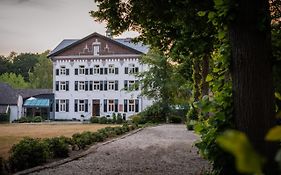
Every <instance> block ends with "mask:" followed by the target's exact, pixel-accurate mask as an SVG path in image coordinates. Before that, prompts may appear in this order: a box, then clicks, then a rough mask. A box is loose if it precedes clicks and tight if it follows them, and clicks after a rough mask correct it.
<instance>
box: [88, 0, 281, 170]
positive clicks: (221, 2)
mask: <svg viewBox="0 0 281 175" xmlns="http://www.w3.org/2000/svg"><path fill="white" fill-rule="evenodd" d="M96 2H98V3H99V5H98V7H99V9H98V10H97V11H95V12H92V16H93V17H95V18H96V19H98V20H100V21H106V22H107V26H108V27H109V28H110V29H111V30H112V31H113V34H120V33H122V32H123V31H125V30H127V29H133V30H137V31H139V32H140V34H141V35H140V37H139V39H142V40H143V41H144V42H145V43H148V44H150V45H151V46H154V47H158V48H160V49H161V50H164V51H168V52H169V51H170V52H175V51H179V52H181V51H182V52H184V53H185V54H186V55H190V54H191V55H193V56H194V58H199V57H204V56H206V57H204V58H208V55H210V53H211V52H212V51H213V48H214V47H215V45H216V44H221V45H226V44H227V45H228V44H229V45H230V52H231V55H230V60H231V61H230V62H231V64H229V65H231V67H229V68H230V70H231V72H230V73H231V78H232V80H233V81H232V89H233V98H232V99H233V101H234V106H233V107H234V112H233V116H234V119H235V124H236V127H237V129H239V130H241V131H244V132H245V133H246V134H247V135H248V136H249V138H250V140H251V141H252V142H253V143H254V146H255V148H256V149H258V150H259V151H260V152H261V153H264V155H267V157H268V158H269V161H268V165H269V166H268V167H267V170H268V171H271V173H273V174H274V173H275V170H276V169H275V168H270V166H271V167H273V165H274V162H273V154H272V153H273V152H274V151H275V150H276V149H274V146H273V147H272V145H269V144H267V143H266V142H265V141H264V136H265V133H266V131H268V129H269V128H270V127H272V126H273V125H274V120H275V119H274V105H273V82H272V62H271V61H272V55H271V54H272V50H271V35H270V18H269V4H268V1H267V0H258V1H255V0H239V1H235V3H234V1H228V0H214V1H212V0H208V1H200V2H198V1H186V0H180V1H176V2H174V1H169V0H161V1H148V0H141V1H140V0H130V1H120V0H108V1H103V0H96ZM279 2H280V1H279ZM155 7H157V8H155ZM206 12H207V14H208V15H204V14H203V13H206ZM199 16H201V18H200V17H199ZM212 19H214V20H212ZM210 21H211V22H212V23H210ZM214 36H217V37H214ZM215 38H217V39H218V40H216V39H215ZM225 60H227V59H225ZM226 65H227V66H228V64H226Z"/></svg>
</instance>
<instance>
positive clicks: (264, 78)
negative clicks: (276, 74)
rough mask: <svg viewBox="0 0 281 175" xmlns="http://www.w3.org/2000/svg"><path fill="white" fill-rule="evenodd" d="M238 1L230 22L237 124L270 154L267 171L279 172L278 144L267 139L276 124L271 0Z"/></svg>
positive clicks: (261, 149)
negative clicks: (277, 159)
mask: <svg viewBox="0 0 281 175" xmlns="http://www.w3.org/2000/svg"><path fill="white" fill-rule="evenodd" d="M237 3H238V5H239V6H238V9H237V15H236V20H235V21H234V22H232V24H231V25H230V26H229V27H230V28H229V29H230V44H231V48H232V69H231V74H232V78H233V100H234V117H235V124H236V126H237V129H238V130H240V131H243V132H245V133H246V134H247V135H248V137H249V139H250V140H251V142H252V143H253V145H254V147H255V148H256V150H258V151H259V152H260V153H261V154H262V155H266V156H267V161H268V164H267V167H266V169H267V170H266V172H267V174H277V173H276V167H275V166H274V165H275V164H274V163H273V162H274V160H273V156H274V153H275V151H276V149H275V146H274V145H273V144H272V143H266V142H265V141H264V138H265V134H266V133H267V132H268V130H269V128H271V127H272V126H274V124H275V118H274V97H273V80H272V62H271V61H272V54H271V33H270V21H269V10H268V2H267V1H266V0H239V1H237ZM263 20H265V22H264V21H263ZM270 166H271V167H274V168H271V167H270Z"/></svg>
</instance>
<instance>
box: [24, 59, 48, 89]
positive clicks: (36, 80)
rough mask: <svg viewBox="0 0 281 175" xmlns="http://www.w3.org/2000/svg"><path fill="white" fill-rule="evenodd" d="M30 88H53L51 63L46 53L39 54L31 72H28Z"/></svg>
mask: <svg viewBox="0 0 281 175" xmlns="http://www.w3.org/2000/svg"><path fill="white" fill-rule="evenodd" d="M29 81H30V84H31V87H32V88H49V89H51V88H53V64H52V61H51V60H50V59H48V58H47V54H41V55H40V57H39V61H38V63H36V64H35V66H34V70H33V72H29Z"/></svg>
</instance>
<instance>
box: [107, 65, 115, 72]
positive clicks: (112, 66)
mask: <svg viewBox="0 0 281 175" xmlns="http://www.w3.org/2000/svg"><path fill="white" fill-rule="evenodd" d="M114 70H115V68H114V64H110V65H108V74H115V72H114Z"/></svg>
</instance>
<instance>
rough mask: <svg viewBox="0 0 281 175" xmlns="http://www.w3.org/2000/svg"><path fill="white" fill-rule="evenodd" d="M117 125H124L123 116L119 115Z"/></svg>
mask: <svg viewBox="0 0 281 175" xmlns="http://www.w3.org/2000/svg"><path fill="white" fill-rule="evenodd" d="M116 123H117V124H122V123H123V118H122V116H121V114H120V115H117V118H116Z"/></svg>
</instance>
